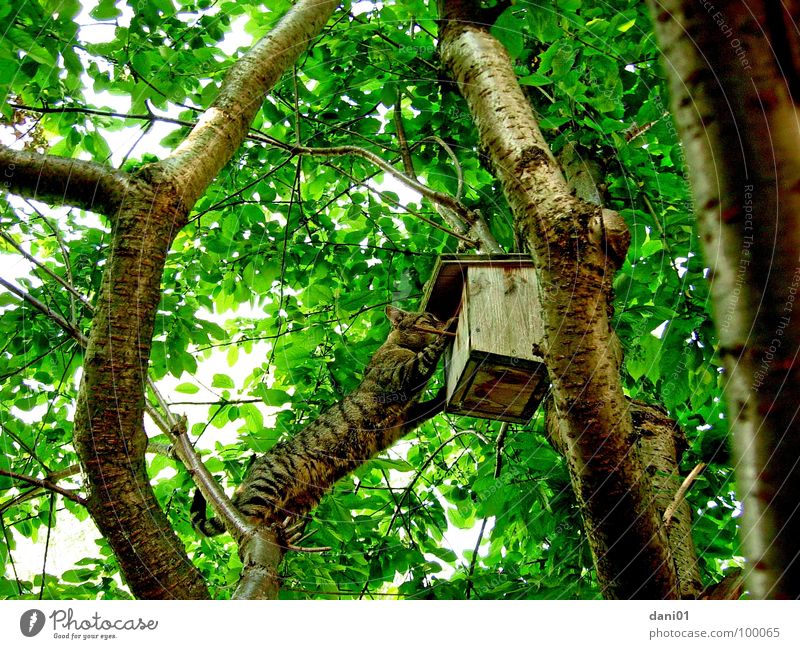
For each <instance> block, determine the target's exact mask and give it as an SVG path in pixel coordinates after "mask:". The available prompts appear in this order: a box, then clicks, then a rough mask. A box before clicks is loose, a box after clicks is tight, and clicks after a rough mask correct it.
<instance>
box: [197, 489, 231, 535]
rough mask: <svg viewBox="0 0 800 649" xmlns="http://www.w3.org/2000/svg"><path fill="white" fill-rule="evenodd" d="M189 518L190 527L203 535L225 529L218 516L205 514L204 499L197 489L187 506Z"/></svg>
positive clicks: (220, 532) (215, 533)
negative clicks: (190, 504)
mask: <svg viewBox="0 0 800 649" xmlns="http://www.w3.org/2000/svg"><path fill="white" fill-rule="evenodd" d="M189 518H190V519H191V521H192V527H194V529H196V530H197V531H198V532H200V534H202V535H203V536H216V535H217V534H222V533H223V532H224V531H225V526H224V525H223V524H222V521H220V520H219V519H218V518H213V517H212V518H208V516H206V499H205V498H203V494H202V493H200V490H199V489H195V491H194V497H193V498H192V506H191V507H190V508H189Z"/></svg>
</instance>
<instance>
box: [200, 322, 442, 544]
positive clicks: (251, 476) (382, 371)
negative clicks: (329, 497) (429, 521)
mask: <svg viewBox="0 0 800 649" xmlns="http://www.w3.org/2000/svg"><path fill="white" fill-rule="evenodd" d="M386 315H387V317H388V318H389V320H390V321H391V323H392V330H391V333H390V334H389V337H388V338H387V340H386V342H385V343H384V344H383V345H382V346H381V347H380V348H379V349H378V351H376V352H375V354H374V355H373V356H372V360H371V361H370V362H369V364H368V365H367V368H366V370H365V371H364V378H363V379H362V381H361V384H360V385H359V386H358V387H357V388H356V389H355V390H354V391H353V392H352V393H351V394H349V395H347V396H346V397H345V398H344V399H343V400H342V401H341V402H339V403H337V404H336V405H334V406H333V407H331V408H330V409H328V410H327V411H325V412H324V413H322V414H321V415H320V416H319V417H318V418H317V419H316V420H315V421H314V422H312V423H311V424H309V425H308V426H306V427H305V428H304V429H303V430H301V431H300V432H299V433H298V434H297V435H295V436H294V437H293V438H291V439H289V440H286V441H284V442H281V443H279V444H277V445H276V446H275V447H273V448H272V449H271V450H270V451H269V452H268V453H266V454H265V455H262V456H260V457H258V458H256V460H255V462H253V465H252V466H251V468H250V470H249V471H248V473H247V475H246V476H245V479H244V481H243V482H242V484H241V486H240V487H239V489H238V490H237V491H236V493H235V494H234V496H233V504H234V505H235V506H236V507H237V508H238V509H239V510H240V511H241V512H242V513H243V514H244V515H245V516H247V517H249V518H250V519H251V520H252V521H253V522H258V523H274V522H278V521H282V520H284V519H285V518H286V517H288V516H301V515H303V514H305V513H307V512H309V511H310V510H311V509H313V508H314V507H315V506H316V505H317V503H318V502H319V500H320V498H321V497H322V496H323V494H324V493H325V492H326V491H327V490H328V489H329V488H330V487H331V486H332V485H333V483H334V482H336V480H338V479H339V478H341V477H343V476H345V475H346V474H348V473H349V472H350V471H352V470H353V469H355V468H356V467H358V466H359V465H361V464H363V463H364V462H365V461H366V460H368V459H369V458H371V457H373V456H374V455H376V454H377V453H379V452H381V451H382V450H384V449H386V448H388V447H389V446H391V445H392V444H393V443H394V442H396V441H397V440H398V439H400V438H401V437H403V436H404V435H406V434H407V433H409V432H410V431H411V430H412V429H413V428H415V427H416V426H418V425H419V424H421V423H422V422H423V421H425V420H427V419H429V418H431V417H433V416H434V415H436V414H437V413H439V412H441V411H442V410H443V408H444V391H440V393H439V395H437V397H436V398H434V399H432V400H431V401H427V402H423V403H420V401H419V398H420V395H421V394H422V392H423V390H424V389H425V386H426V385H427V383H428V380H429V379H430V378H431V376H432V375H433V373H434V371H435V369H436V365H437V363H438V361H439V358H440V357H441V355H442V352H443V351H444V349H445V347H446V346H447V343H448V339H447V337H446V336H443V335H437V334H433V333H424V332H420V331H417V330H415V327H417V326H421V327H425V328H429V329H435V330H443V329H445V328H446V327H447V325H445V324H444V323H442V322H439V321H438V320H437V319H436V318H434V317H433V316H432V315H430V314H428V313H412V312H408V311H402V310H401V309H397V308H395V307H391V306H390V307H387V308H386ZM191 517H192V523H193V524H194V526H195V528H196V529H197V530H198V531H200V532H201V533H203V534H205V535H206V536H213V535H214V534H219V533H221V532H222V531H224V528H223V526H222V524H221V522H220V521H218V520H217V519H213V518H212V519H207V518H206V503H205V500H204V499H203V497H202V495H201V494H200V492H199V491H197V492H195V497H194V501H193V503H192V508H191Z"/></svg>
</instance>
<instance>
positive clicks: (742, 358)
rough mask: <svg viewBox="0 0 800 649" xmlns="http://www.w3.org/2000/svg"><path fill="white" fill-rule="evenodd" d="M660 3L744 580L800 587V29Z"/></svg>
mask: <svg viewBox="0 0 800 649" xmlns="http://www.w3.org/2000/svg"><path fill="white" fill-rule="evenodd" d="M706 5H707V3H698V2H688V1H680V0H663V1H661V2H656V1H654V0H652V1H651V7H652V10H653V15H654V17H655V22H656V33H657V36H658V38H659V41H660V43H661V47H662V48H663V54H664V57H665V61H666V66H665V68H666V71H667V74H668V76H669V77H670V89H671V93H672V107H673V112H674V114H675V119H676V122H677V125H678V129H679V131H680V134H681V139H682V140H683V143H684V147H685V149H684V150H685V152H686V160H687V164H688V168H689V172H690V176H691V180H692V185H693V190H694V200H695V209H696V212H697V216H698V224H699V229H700V234H701V240H702V242H703V247H704V250H705V253H706V262H707V264H708V265H709V266H710V268H711V275H710V277H711V289H712V290H711V294H712V299H713V303H714V310H715V312H716V315H715V319H716V326H717V331H718V333H719V339H720V342H719V344H720V350H719V351H720V356H721V357H722V360H723V363H724V367H725V372H726V375H727V386H726V396H727V402H728V411H729V417H730V425H731V430H732V432H733V437H734V452H735V457H736V468H737V481H738V490H739V497H740V498H741V499H742V500H743V502H744V515H743V517H742V533H743V542H744V547H745V551H746V555H747V559H748V564H749V565H748V571H747V572H748V575H747V581H748V586H749V589H750V592H751V594H752V595H753V596H754V597H761V598H763V597H773V598H798V597H800V548H799V547H798V544H797V539H798V538H800V510H799V509H798V503H799V502H800V463H799V462H798V457H800V422H799V421H798V408H800V374H799V373H798V369H799V368H800V365H798V362H797V358H798V354H800V326H798V323H797V319H798V317H800V313H799V312H798V311H799V309H798V304H797V302H796V298H797V293H798V289H800V259H799V258H798V251H800V194H799V193H798V187H800V127H799V126H798V113H797V101H798V98H800V94H799V93H800V55H799V54H798V53H799V52H800V39H798V36H797V31H796V28H795V26H794V22H793V20H792V16H796V10H797V3H796V2H790V3H789V7H790V8H794V10H795V12H794V13H792V12H790V10H789V8H785V7H784V5H783V4H782V3H772V2H766V1H763V0H755V1H754V2H748V3H746V4H745V3H741V2H726V1H720V2H716V3H715V5H716V6H715V7H713V6H706Z"/></svg>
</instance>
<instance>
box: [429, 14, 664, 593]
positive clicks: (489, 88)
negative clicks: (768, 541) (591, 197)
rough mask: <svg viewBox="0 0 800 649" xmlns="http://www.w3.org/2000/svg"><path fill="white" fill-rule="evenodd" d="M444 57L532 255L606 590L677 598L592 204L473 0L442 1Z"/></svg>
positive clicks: (570, 455)
mask: <svg viewBox="0 0 800 649" xmlns="http://www.w3.org/2000/svg"><path fill="white" fill-rule="evenodd" d="M440 17H441V18H442V19H443V24H442V29H441V38H440V52H441V58H442V62H443V64H444V66H445V69H446V70H447V71H448V73H449V74H450V76H451V77H452V79H453V80H454V81H455V82H456V83H457V85H458V89H459V90H460V92H461V94H462V95H463V96H464V98H465V99H466V101H467V105H468V107H469V110H470V113H471V114H472V117H473V120H474V122H475V124H476V126H477V128H478V133H479V137H480V140H481V142H482V144H483V146H484V148H485V149H486V151H487V152H488V156H489V157H490V159H491V162H492V164H493V166H494V169H495V173H496V175H497V177H498V178H499V179H500V181H501V183H502V185H503V190H504V193H505V195H506V198H507V200H508V203H509V205H510V207H511V210H512V212H513V213H514V218H515V224H516V227H517V229H518V231H519V233H520V235H521V237H522V240H523V241H524V242H525V245H526V246H527V247H528V249H529V250H530V252H531V253H532V255H533V258H534V261H535V262H536V266H537V272H538V273H539V278H540V285H541V287H542V292H543V296H542V301H541V302H542V304H543V305H544V313H543V314H542V315H543V319H544V326H545V348H544V349H543V350H541V351H542V353H543V354H544V357H545V362H546V364H547V367H548V372H549V377H550V381H551V384H552V395H553V407H554V409H555V415H556V417H557V419H558V427H559V437H560V438H561V441H562V445H563V448H564V452H565V455H566V458H567V462H568V466H569V471H570V475H571V479H572V485H573V488H574V490H575V493H576V495H577V497H578V502H579V504H580V507H581V511H582V514H583V519H584V524H585V528H586V532H587V537H588V539H589V543H590V546H591V548H592V552H593V555H594V558H595V563H596V566H597V575H598V579H599V581H600V584H601V587H602V590H603V593H604V595H605V596H606V597H609V598H624V599H628V598H633V597H637V598H657V599H662V598H674V597H678V596H679V587H678V580H677V575H676V571H675V567H674V562H673V559H672V557H671V555H670V552H669V546H668V543H667V538H666V532H665V530H664V528H663V526H662V525H661V521H660V519H659V517H658V514H657V512H656V509H655V507H654V504H653V499H652V497H651V495H650V492H649V490H648V488H647V480H646V479H645V476H644V472H643V464H642V460H641V459H640V457H639V453H638V447H637V445H636V443H635V439H634V434H633V428H632V424H631V415H630V411H629V407H628V403H627V400H626V399H625V396H624V395H623V393H622V386H621V383H620V378H619V355H618V353H617V352H616V350H615V349H614V345H613V344H612V340H613V339H612V335H611V330H610V325H609V321H608V312H609V305H608V293H609V285H610V282H611V275H612V272H613V270H614V269H613V268H612V266H611V264H609V263H608V257H607V255H606V254H604V249H603V247H604V246H613V244H614V242H611V241H608V240H607V239H606V238H605V237H604V236H603V235H604V233H605V232H606V231H607V230H608V228H605V227H604V225H603V223H602V220H601V219H602V217H601V210H600V208H599V207H597V206H594V205H591V204H588V203H586V202H584V201H581V200H580V199H577V198H576V197H574V196H572V195H571V194H570V192H569V190H568V188H567V185H566V183H565V181H564V178H563V176H562V174H561V171H560V169H559V167H558V164H557V163H556V162H555V160H554V159H553V156H552V153H551V152H550V150H549V148H548V146H547V144H546V143H545V141H544V138H543V137H542V134H541V132H540V131H539V128H538V126H537V124H536V121H535V119H534V117H533V115H532V111H531V107H530V105H529V104H528V102H527V100H526V98H525V96H524V94H523V93H522V91H521V90H520V88H519V85H518V84H517V79H516V75H515V74H514V70H513V65H512V62H511V60H510V59H509V57H508V54H507V53H506V51H505V49H504V48H503V47H502V45H500V43H498V42H497V40H496V39H494V38H493V37H492V36H491V35H490V34H489V32H488V30H487V28H486V25H485V24H482V21H481V19H480V16H479V12H478V4H477V3H476V2H474V0H448V1H444V2H443V3H441V2H440Z"/></svg>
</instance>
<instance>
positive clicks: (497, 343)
mask: <svg viewBox="0 0 800 649" xmlns="http://www.w3.org/2000/svg"><path fill="white" fill-rule="evenodd" d="M422 310H424V311H428V312H429V313H432V314H433V315H435V316H436V317H437V318H439V319H440V320H442V321H446V320H448V319H449V318H451V317H452V316H454V315H458V316H459V318H458V328H457V329H456V335H455V338H454V341H453V344H452V345H451V346H450V347H449V348H448V350H447V351H446V352H445V375H446V381H447V406H446V411H447V412H451V413H454V414H460V415H469V416H471V417H483V418H486V419H497V420H500V421H510V422H517V423H527V422H528V421H529V420H530V419H531V417H532V416H533V414H534V412H536V408H537V407H538V405H539V403H540V402H541V400H542V398H544V395H545V393H546V392H547V388H548V385H549V384H548V381H547V370H546V368H545V365H544V361H543V359H542V358H541V356H540V355H539V351H538V350H539V349H540V343H541V342H542V339H543V328H542V321H541V308H540V306H539V291H538V286H537V279H536V271H535V269H534V267H533V262H532V261H531V259H530V257H527V256H526V255H442V256H441V257H440V258H439V260H438V261H437V263H436V267H435V268H434V270H433V276H432V278H431V280H430V282H429V283H428V285H427V287H426V291H425V297H424V298H423V301H422Z"/></svg>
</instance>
